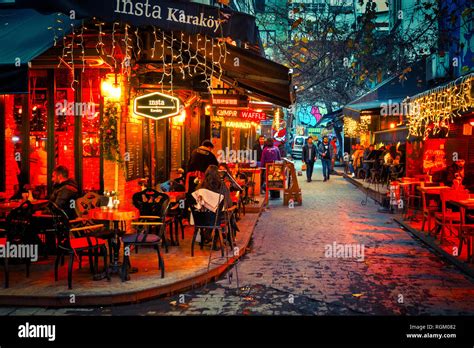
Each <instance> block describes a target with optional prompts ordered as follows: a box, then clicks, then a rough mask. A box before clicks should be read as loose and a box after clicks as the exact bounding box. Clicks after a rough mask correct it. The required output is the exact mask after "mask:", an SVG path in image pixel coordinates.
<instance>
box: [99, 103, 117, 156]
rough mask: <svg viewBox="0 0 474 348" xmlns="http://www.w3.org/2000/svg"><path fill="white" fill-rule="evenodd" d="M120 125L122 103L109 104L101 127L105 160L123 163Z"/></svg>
mask: <svg viewBox="0 0 474 348" xmlns="http://www.w3.org/2000/svg"><path fill="white" fill-rule="evenodd" d="M119 125H120V103H117V102H107V103H106V105H105V108H104V117H103V120H102V125H101V126H100V137H101V146H102V153H103V155H104V159H106V160H109V161H115V162H118V163H121V162H122V159H121V156H120V143H119V139H118V127H119Z"/></svg>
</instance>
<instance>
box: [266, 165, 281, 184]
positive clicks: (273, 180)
mask: <svg viewBox="0 0 474 348" xmlns="http://www.w3.org/2000/svg"><path fill="white" fill-rule="evenodd" d="M266 180H267V190H272V189H274V190H281V189H283V188H285V172H284V165H283V163H267V165H266Z"/></svg>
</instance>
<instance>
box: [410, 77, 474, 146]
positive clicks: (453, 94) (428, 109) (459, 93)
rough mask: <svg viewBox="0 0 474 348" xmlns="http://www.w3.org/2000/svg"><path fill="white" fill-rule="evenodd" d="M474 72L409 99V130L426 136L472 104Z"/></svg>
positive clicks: (411, 133) (446, 123)
mask: <svg viewBox="0 0 474 348" xmlns="http://www.w3.org/2000/svg"><path fill="white" fill-rule="evenodd" d="M473 81H474V74H472V73H471V74H469V75H466V76H463V77H460V78H458V79H457V80H455V81H452V82H450V83H449V84H447V85H445V86H441V87H438V88H436V89H434V90H430V91H427V92H424V93H420V94H418V95H415V96H414V97H411V98H410V99H409V113H408V115H407V126H408V129H409V134H410V135H413V136H419V137H423V138H424V139H426V138H427V137H428V136H429V135H430V134H432V135H437V134H439V133H440V132H441V131H443V130H444V131H445V132H446V133H445V134H446V136H447V135H448V134H449V124H450V123H453V122H454V119H455V118H457V117H460V116H461V115H462V113H464V112H466V111H467V110H469V109H470V108H473V107H474V98H473V97H472V84H473Z"/></svg>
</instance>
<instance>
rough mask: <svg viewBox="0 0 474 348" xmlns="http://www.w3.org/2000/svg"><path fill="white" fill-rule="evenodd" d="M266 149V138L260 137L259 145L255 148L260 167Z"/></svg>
mask: <svg viewBox="0 0 474 348" xmlns="http://www.w3.org/2000/svg"><path fill="white" fill-rule="evenodd" d="M264 147H265V137H264V136H263V135H261V136H259V137H258V141H257V143H256V144H255V145H254V146H253V151H254V153H255V152H256V153H257V165H258V166H260V163H259V162H260V161H261V160H262V152H263V149H264Z"/></svg>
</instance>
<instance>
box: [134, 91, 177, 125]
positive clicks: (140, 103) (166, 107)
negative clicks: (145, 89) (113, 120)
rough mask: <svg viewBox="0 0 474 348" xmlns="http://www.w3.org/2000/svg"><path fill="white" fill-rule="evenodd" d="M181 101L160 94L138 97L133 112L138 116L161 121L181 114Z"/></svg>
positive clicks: (154, 93)
mask: <svg viewBox="0 0 474 348" xmlns="http://www.w3.org/2000/svg"><path fill="white" fill-rule="evenodd" d="M179 107H180V102H179V99H178V98H176V97H173V96H171V95H166V94H163V93H159V92H153V93H149V94H145V95H142V96H140V97H136V98H135V100H134V102H133V112H134V113H135V114H137V115H140V116H144V117H148V118H151V119H154V120H160V119H163V118H167V117H172V116H176V115H178V114H179Z"/></svg>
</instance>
